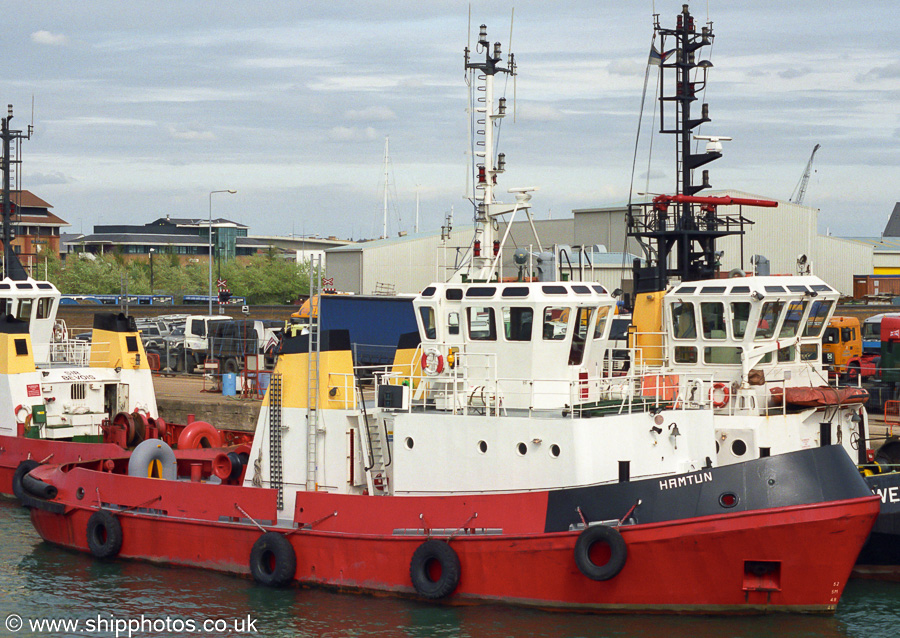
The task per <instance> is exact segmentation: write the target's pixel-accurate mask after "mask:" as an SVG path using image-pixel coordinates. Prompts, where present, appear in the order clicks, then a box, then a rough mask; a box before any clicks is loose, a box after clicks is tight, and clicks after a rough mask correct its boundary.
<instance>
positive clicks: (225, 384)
mask: <svg viewBox="0 0 900 638" xmlns="http://www.w3.org/2000/svg"><path fill="white" fill-rule="evenodd" d="M236 388H237V375H236V374H235V373H234V372H226V373H225V374H223V375H222V396H224V397H233V396H234V395H235V394H236Z"/></svg>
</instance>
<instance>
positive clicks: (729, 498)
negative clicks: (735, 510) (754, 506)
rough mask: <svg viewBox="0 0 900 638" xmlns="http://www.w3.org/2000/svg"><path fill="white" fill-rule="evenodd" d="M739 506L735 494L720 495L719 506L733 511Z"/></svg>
mask: <svg viewBox="0 0 900 638" xmlns="http://www.w3.org/2000/svg"><path fill="white" fill-rule="evenodd" d="M737 504H738V497H737V494H735V493H734V492H725V493H723V494H720V495H719V505H721V506H722V507H725V508H728V509H731V508H732V507H734V506H735V505H737Z"/></svg>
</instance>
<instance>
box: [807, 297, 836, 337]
mask: <svg viewBox="0 0 900 638" xmlns="http://www.w3.org/2000/svg"><path fill="white" fill-rule="evenodd" d="M833 305H834V301H821V300H816V301H813V302H812V305H811V306H810V308H809V319H807V320H806V327H805V328H803V336H804V337H818V336H819V335H820V334H822V328H824V327H825V319H826V318H827V317H828V315H829V313H830V312H831V306H833Z"/></svg>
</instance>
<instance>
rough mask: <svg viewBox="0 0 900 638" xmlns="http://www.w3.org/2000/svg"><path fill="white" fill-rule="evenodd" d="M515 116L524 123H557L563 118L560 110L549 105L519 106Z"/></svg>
mask: <svg viewBox="0 0 900 638" xmlns="http://www.w3.org/2000/svg"><path fill="white" fill-rule="evenodd" d="M516 115H518V116H520V117H521V118H522V120H524V121H526V122H559V121H561V120H563V119H564V118H565V115H564V114H563V112H562V111H561V110H559V109H558V108H556V107H555V106H550V105H549V104H521V105H518V106H517V113H516Z"/></svg>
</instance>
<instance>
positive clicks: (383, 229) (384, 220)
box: [381, 137, 390, 239]
mask: <svg viewBox="0 0 900 638" xmlns="http://www.w3.org/2000/svg"><path fill="white" fill-rule="evenodd" d="M389 139H390V138H389V137H385V138H384V209H383V213H384V215H383V217H382V223H381V238H382V239H386V238H387V220H388V182H389V179H390V176H389V168H388V161H389V159H388V140H389Z"/></svg>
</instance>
